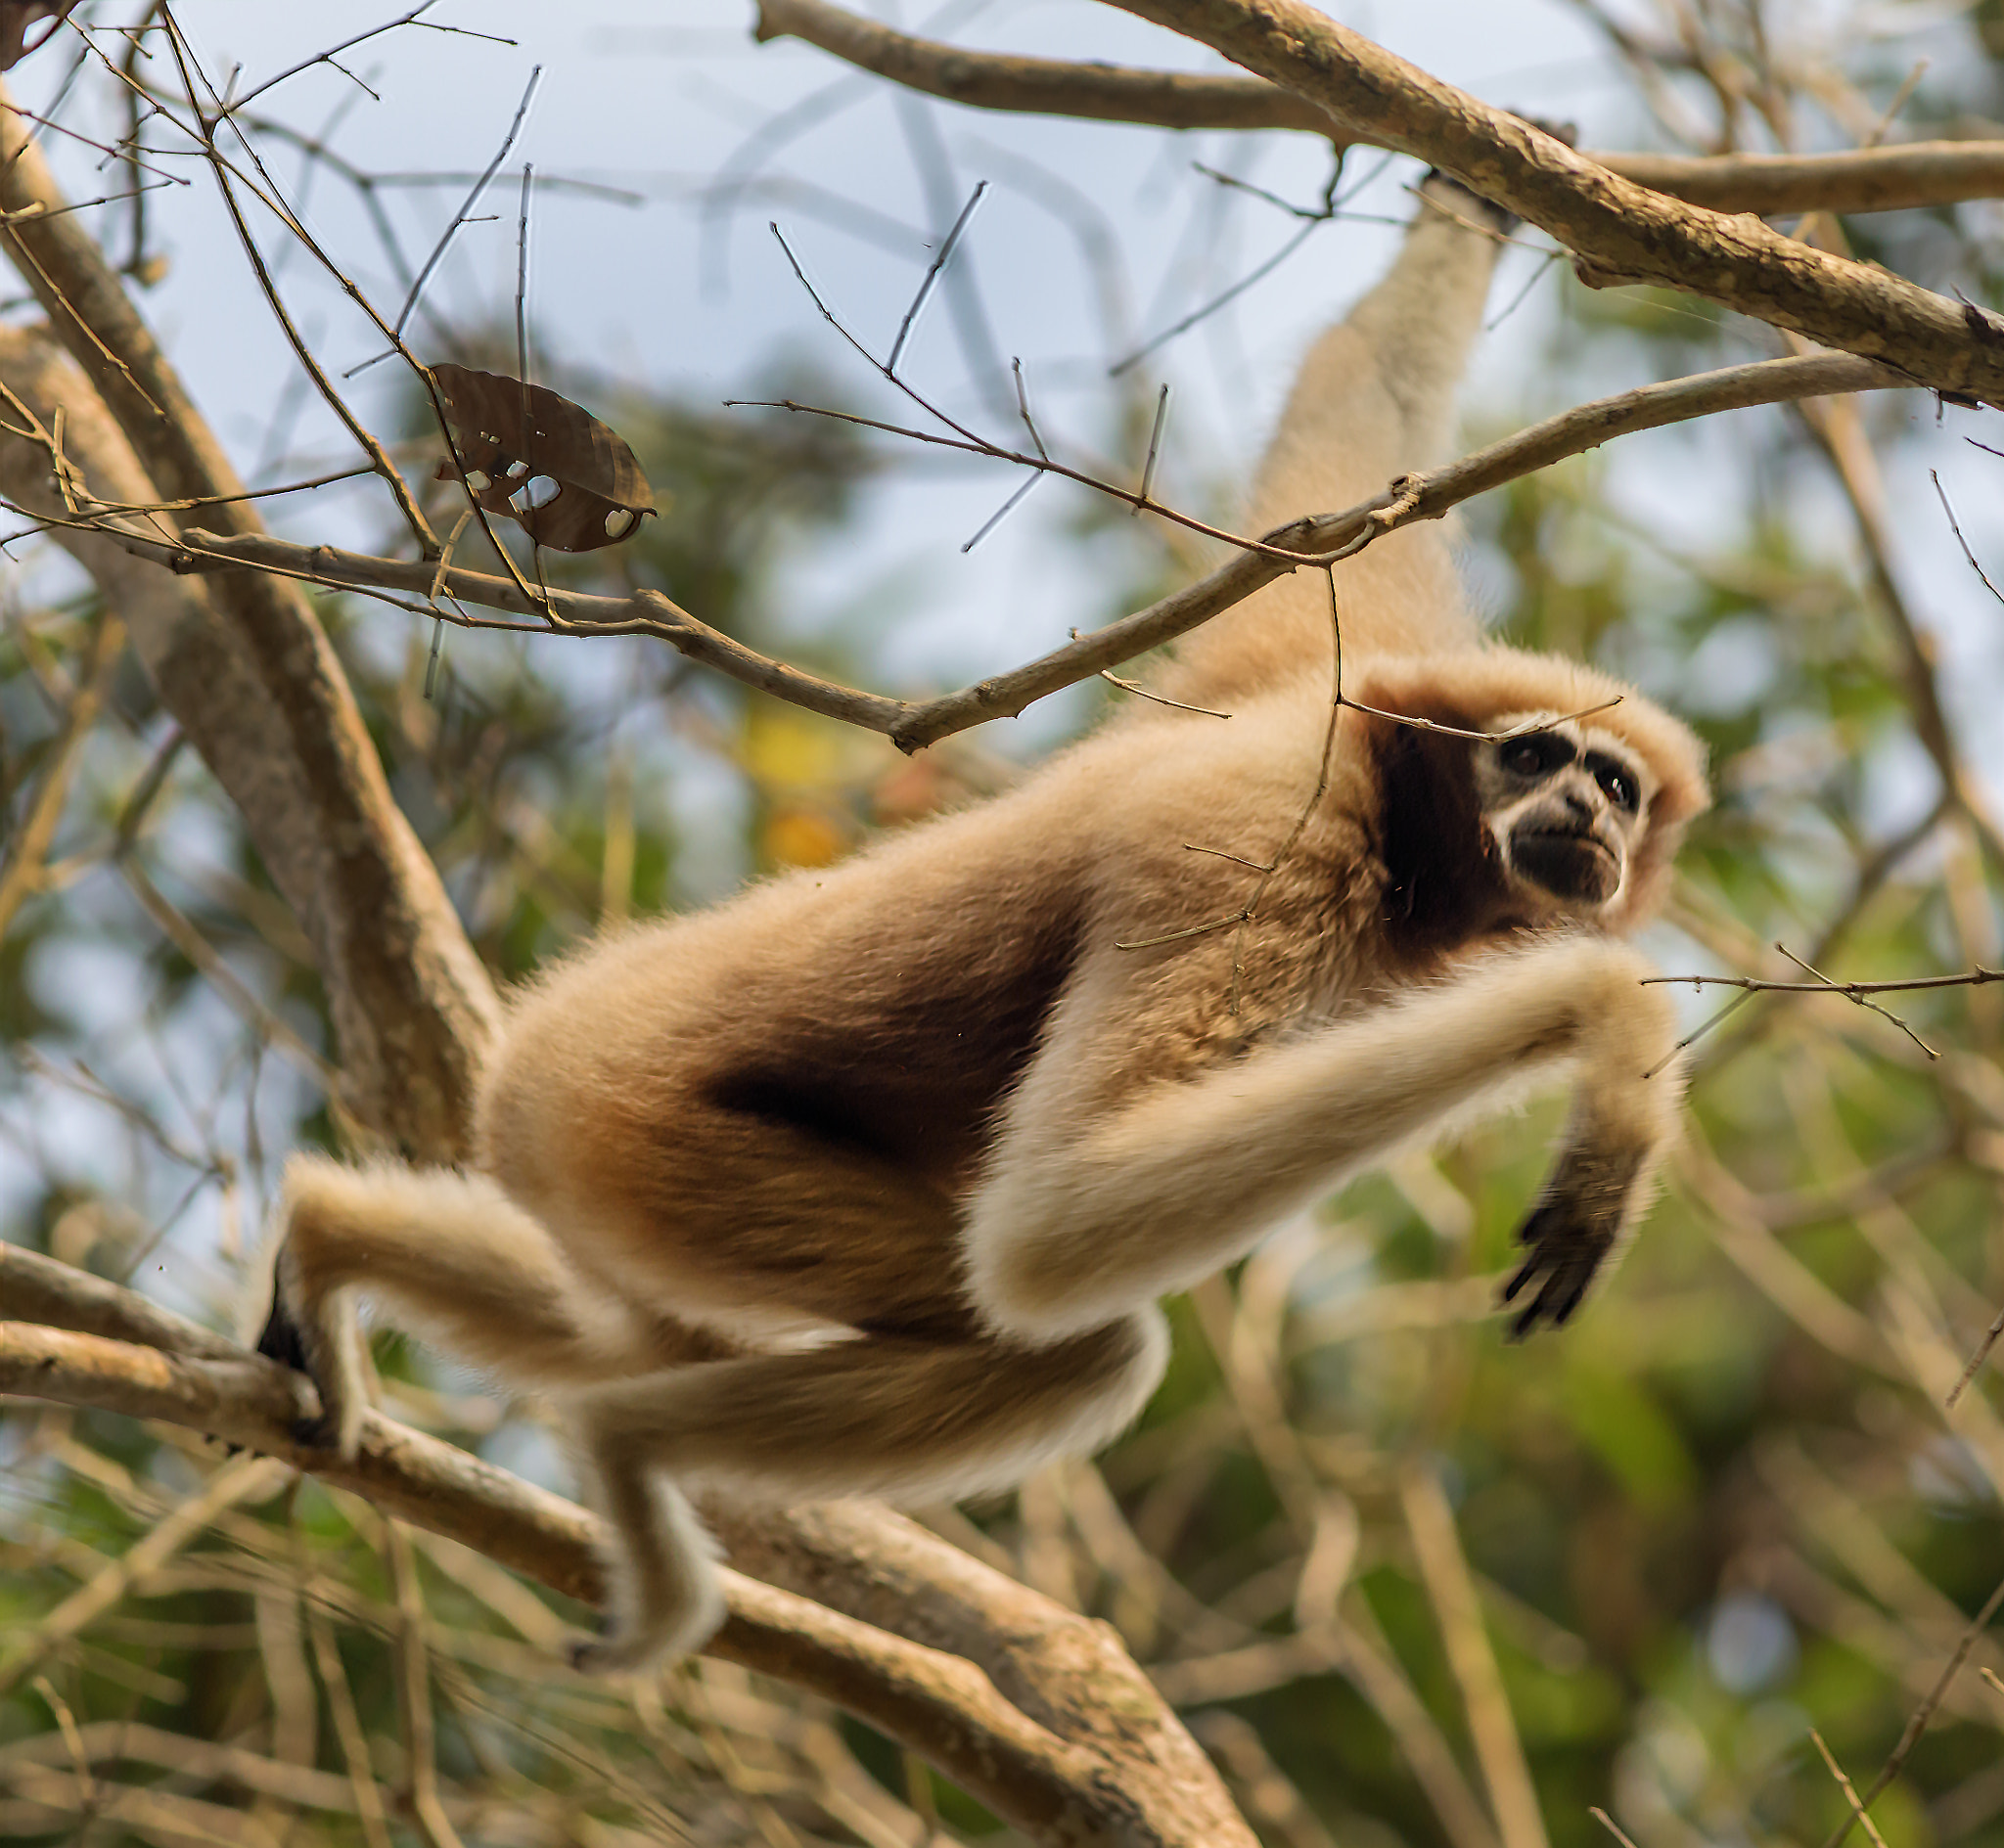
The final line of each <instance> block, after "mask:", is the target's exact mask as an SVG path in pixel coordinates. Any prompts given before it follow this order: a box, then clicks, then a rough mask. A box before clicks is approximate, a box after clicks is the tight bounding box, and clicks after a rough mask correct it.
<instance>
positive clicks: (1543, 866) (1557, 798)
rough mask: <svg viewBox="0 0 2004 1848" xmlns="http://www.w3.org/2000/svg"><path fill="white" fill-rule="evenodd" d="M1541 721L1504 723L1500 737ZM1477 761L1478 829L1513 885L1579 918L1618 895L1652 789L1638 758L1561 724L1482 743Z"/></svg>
mask: <svg viewBox="0 0 2004 1848" xmlns="http://www.w3.org/2000/svg"><path fill="white" fill-rule="evenodd" d="M1541 716H1542V715H1541V714H1538V713H1514V714H1508V715H1506V716H1504V717H1502V718H1500V719H1498V720H1496V721H1495V727H1494V729H1496V730H1497V731H1499V732H1509V731H1518V730H1520V728H1522V727H1523V726H1526V725H1529V724H1534V723H1536V721H1537V720H1538V719H1539V717H1541ZM1473 760H1474V769H1475V780H1476V796H1477V799H1478V800H1479V801H1480V804H1481V810H1482V824H1483V826H1484V827H1485V828H1486V829H1487V830H1488V831H1489V835H1490V838H1491V839H1492V840H1493V841H1494V842H1495V845H1496V851H1497V854H1498V856H1499V858H1500V859H1501V862H1502V865H1503V870H1504V875H1505V877H1506V878H1507V879H1509V881H1510V883H1511V885H1513V886H1514V887H1516V888H1518V889H1519V890H1520V891H1527V892H1528V893H1530V894H1533V895H1535V896H1537V897H1539V898H1541V899H1542V900H1543V901H1544V902H1545V903H1546V904H1547V905H1556V906H1557V907H1558V908H1559V909H1561V910H1565V911H1569V912H1572V913H1575V914H1580V915H1590V914H1591V913H1593V912H1595V911H1597V910H1599V909H1600V907H1602V906H1603V905H1606V904H1609V903H1610V902H1612V901H1613V900H1614V899H1616V898H1617V897H1618V896H1619V895H1620V892H1621V888H1622V886H1623V884H1625V883H1626V881H1627V878H1628V864H1629V860H1630V858H1631V857H1632V855H1633V853H1634V850H1635V846H1636V843H1637V842H1638V841H1639V840H1640V839H1641V838H1642V834H1643V831H1644V829H1645V828H1646V827H1647V826H1648V818H1649V797H1650V794H1651V785H1650V780H1649V778H1648V775H1647V773H1646V772H1645V771H1644V769H1643V767H1642V762H1641V759H1640V758H1638V757H1637V756H1636V754H1635V752H1634V751H1633V750H1631V749H1630V748H1629V747H1628V746H1627V745H1626V744H1622V743H1621V742H1620V741H1619V740H1618V739H1617V738H1615V737H1614V736H1613V735H1612V734H1611V733H1608V732H1604V731H1599V730H1596V729H1595V728H1594V727H1593V726H1591V725H1588V724H1583V723H1581V722H1580V721H1578V720H1575V719H1564V720H1561V721H1559V722H1558V723H1557V724H1554V725H1553V726H1551V727H1550V728H1549V729H1548V730H1545V731H1539V732H1529V733H1525V734H1523V735H1522V736H1520V737H1516V738H1507V739H1498V740H1493V741H1484V742H1483V743H1481V744H1477V745H1476V746H1475V747H1474V753H1473Z"/></svg>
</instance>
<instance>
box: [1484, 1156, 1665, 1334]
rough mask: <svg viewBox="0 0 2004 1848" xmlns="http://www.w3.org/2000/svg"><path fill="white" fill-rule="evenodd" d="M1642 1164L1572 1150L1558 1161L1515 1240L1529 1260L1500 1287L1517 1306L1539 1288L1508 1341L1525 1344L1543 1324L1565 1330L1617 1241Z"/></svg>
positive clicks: (1513, 1325) (1638, 1160) (1631, 1158)
mask: <svg viewBox="0 0 2004 1848" xmlns="http://www.w3.org/2000/svg"><path fill="white" fill-rule="evenodd" d="M1641 1165H1642V1163H1641V1158H1640V1156H1639V1155H1638V1154H1637V1153H1636V1152H1635V1151H1634V1150H1632V1149H1621V1150H1613V1149H1593V1148H1590V1147H1588V1148H1581V1147H1579V1146H1577V1145H1574V1146H1573V1147H1571V1148H1569V1149H1566V1151H1565V1152H1564V1153H1563V1154H1561V1155H1560V1157H1559V1161H1558V1165H1557V1166H1556V1167H1555V1168H1554V1169H1553V1170H1552V1176H1551V1179H1550V1180H1548V1181H1547V1182H1546V1183H1545V1189H1544V1192H1543V1193H1542V1194H1540V1195H1539V1196H1538V1201H1537V1204H1536V1205H1535V1206H1533V1207H1532V1208H1531V1210H1530V1212H1529V1214H1528V1215H1527V1216H1526V1219H1525V1222H1524V1224H1523V1225H1522V1226H1521V1227H1519V1228H1518V1233H1517V1242H1518V1243H1519V1244H1523V1245H1528V1246H1529V1247H1530V1255H1529V1256H1528V1257H1526V1259H1525V1260H1524V1262H1523V1263H1522V1264H1520V1265H1519V1266H1518V1267H1517V1270H1516V1273H1515V1274H1514V1275H1513V1276H1512V1277H1511V1279H1510V1281H1509V1283H1507V1284H1505V1285H1503V1295H1502V1300H1503V1301H1504V1302H1506V1303H1513V1302H1515V1301H1516V1300H1517V1299H1518V1297H1520V1296H1521V1295H1523V1294H1524V1293H1525V1292H1526V1290H1528V1289H1529V1288H1530V1287H1531V1286H1532V1285H1538V1288H1537V1293H1536V1294H1535V1295H1534V1296H1532V1297H1531V1299H1530V1301H1529V1302H1528V1303H1526V1305H1525V1307H1524V1309H1523V1310H1522V1311H1521V1312H1520V1313H1519V1315H1518V1316H1517V1319H1516V1320H1515V1321H1514V1322H1512V1323H1511V1325H1510V1339H1511V1340H1513V1341H1522V1340H1523V1339H1525V1337H1526V1335H1529V1334H1531V1333H1533V1332H1535V1331H1536V1330H1537V1329H1538V1328H1539V1327H1540V1325H1546V1326H1549V1327H1551V1328H1554V1329H1563V1328H1564V1327H1565V1326H1566V1324H1567V1323H1569V1322H1571V1320H1572V1315H1573V1312H1574V1311H1575V1310H1576V1309H1577V1308H1578V1307H1579V1305H1580V1303H1581V1302H1582V1301H1583V1300H1584V1299H1585V1296H1586V1292H1587V1290H1588V1288H1589V1287H1591V1285H1592V1284H1593V1280H1594V1275H1595V1273H1596V1272H1597V1271H1599V1269H1600V1268H1601V1266H1602V1264H1603V1263H1605V1262H1606V1260H1607V1257H1608V1253H1609V1252H1611V1251H1612V1250H1614V1248H1615V1246H1616V1244H1617V1241H1618V1240H1619V1239H1620V1236H1621V1228H1622V1223H1623V1221H1624V1220H1625V1219H1626V1218H1627V1216H1628V1202H1629V1195H1630V1193H1631V1192H1632V1190H1633V1187H1634V1183H1635V1178H1636V1174H1637V1172H1638V1170H1639V1169H1640V1167H1641Z"/></svg>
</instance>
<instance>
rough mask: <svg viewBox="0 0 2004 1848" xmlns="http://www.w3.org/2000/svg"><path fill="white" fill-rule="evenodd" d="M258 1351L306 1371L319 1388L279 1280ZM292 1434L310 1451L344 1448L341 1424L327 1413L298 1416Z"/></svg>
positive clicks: (298, 1371) (298, 1372)
mask: <svg viewBox="0 0 2004 1848" xmlns="http://www.w3.org/2000/svg"><path fill="white" fill-rule="evenodd" d="M257 1352H258V1353H260V1354H262V1355H263V1356H264V1358H265V1359H266V1360H271V1361H277V1362H278V1364H279V1365H280V1366H281V1367H290V1368H291V1369H292V1370H293V1372H294V1373H296V1374H304V1375H306V1377H307V1378H308V1379H312V1380H313V1390H314V1391H315V1392H319V1391H320V1381H319V1380H318V1379H315V1378H314V1375H313V1368H312V1366H311V1364H310V1363H309V1362H308V1360H307V1358H306V1343H305V1340H304V1338H303V1337H302V1336H301V1335H300V1333H299V1325H298V1324H297V1323H296V1322H295V1321H294V1320H293V1319H292V1317H291V1316H290V1315H289V1314H287V1312H286V1304H285V1297H284V1295H283V1294H282V1293H281V1292H280V1290H279V1287H278V1285H277V1284H276V1283H274V1284H273V1285H272V1290H271V1313H270V1314H269V1315H268V1316H266V1317H265V1319H264V1332H263V1333H262V1334H260V1335H259V1336H258V1337H257ZM321 1397H322V1401H323V1403H324V1402H325V1399H326V1395H325V1394H324V1393H322V1394H321ZM290 1435H291V1437H292V1440H293V1442H294V1443H296V1444H303V1445H304V1446H305V1447H306V1448H307V1449H308V1450H338V1449H339V1448H340V1447H341V1428H340V1425H339V1423H338V1421H337V1420H334V1419H333V1418H330V1417H329V1416H328V1415H327V1414H326V1413H325V1412H322V1413H321V1414H320V1415H319V1416H318V1417H316V1418H310V1419H295V1420H293V1424H292V1429H291V1433H290Z"/></svg>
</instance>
